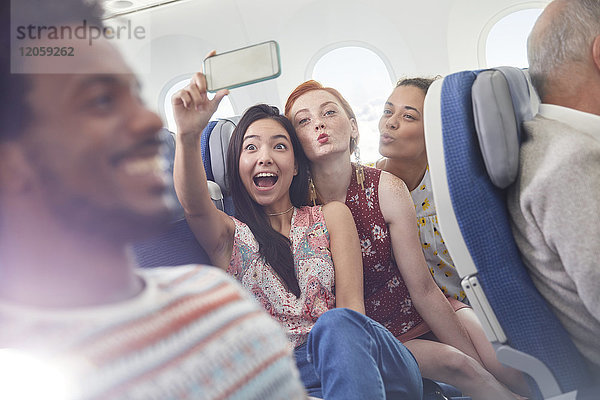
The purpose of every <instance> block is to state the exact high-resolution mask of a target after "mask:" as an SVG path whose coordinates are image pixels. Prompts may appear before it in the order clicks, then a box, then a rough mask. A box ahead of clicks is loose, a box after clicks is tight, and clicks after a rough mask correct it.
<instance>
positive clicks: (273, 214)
mask: <svg viewBox="0 0 600 400" xmlns="http://www.w3.org/2000/svg"><path fill="white" fill-rule="evenodd" d="M293 208H294V206H291V207H290V208H288V209H287V210H285V211H282V212H276V213H267V215H268V216H269V217H275V216H277V215H283V214H287V213H289V212H290V211H292V209H293Z"/></svg>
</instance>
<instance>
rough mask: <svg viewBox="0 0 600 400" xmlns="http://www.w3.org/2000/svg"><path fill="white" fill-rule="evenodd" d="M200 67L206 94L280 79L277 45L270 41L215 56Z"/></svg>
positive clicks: (207, 59)
mask: <svg viewBox="0 0 600 400" xmlns="http://www.w3.org/2000/svg"><path fill="white" fill-rule="evenodd" d="M203 67H204V68H203V69H204V75H206V84H207V89H208V91H209V92H216V91H217V90H220V89H232V88H236V87H240V86H245V85H250V84H252V83H256V82H262V81H266V80H268V79H273V78H277V77H278V76H279V75H281V62H280V58H279V44H277V42H276V41H274V40H270V41H268V42H263V43H258V44H254V45H252V46H248V47H243V48H241V49H237V50H232V51H228V52H226V53H221V54H217V55H214V56H212V57H208V58H206V59H204V62H203Z"/></svg>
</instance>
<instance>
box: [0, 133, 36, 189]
mask: <svg viewBox="0 0 600 400" xmlns="http://www.w3.org/2000/svg"><path fill="white" fill-rule="evenodd" d="M31 173H32V170H31V165H29V163H28V162H27V157H26V156H25V153H24V151H23V148H22V147H21V146H20V145H19V144H18V143H16V142H0V193H18V192H23V191H25V190H26V189H27V188H28V187H29V185H30V183H31V178H32V175H31Z"/></svg>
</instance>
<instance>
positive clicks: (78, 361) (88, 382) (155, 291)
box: [0, 266, 305, 400]
mask: <svg viewBox="0 0 600 400" xmlns="http://www.w3.org/2000/svg"><path fill="white" fill-rule="evenodd" d="M139 276H140V278H141V279H143V280H144V282H145V289H144V291H143V292H142V293H141V294H140V295H138V296H136V297H135V298H133V299H131V300H128V301H126V302H121V303H116V304H111V305H107V306H101V307H92V308H82V309H71V310H60V311H57V310H52V309H34V308H28V307H22V306H18V305H14V304H6V303H0V327H1V328H0V349H6V348H9V349H16V350H18V351H19V352H21V353H22V354H27V355H30V356H34V357H35V358H36V359H38V360H44V361H45V362H47V364H46V365H48V366H52V367H51V368H52V369H53V370H54V371H59V372H62V373H63V374H64V376H66V378H67V381H68V383H69V386H70V391H71V393H72V394H73V396H69V398H73V399H78V400H79V399H90V400H91V399H103V400H104V399H127V400H133V399H157V400H159V399H160V400H168V399H298V398H305V394H304V393H305V392H304V389H303V387H302V384H301V382H300V380H299V377H298V372H297V370H296V368H295V364H294V360H293V358H292V356H291V349H290V347H289V345H288V343H287V340H286V337H285V335H284V333H283V331H282V330H281V328H280V327H279V325H278V324H277V323H276V322H275V321H274V320H272V319H271V318H270V317H269V316H268V315H267V314H266V313H265V312H264V311H263V310H262V309H261V308H260V306H259V305H258V304H257V303H256V302H254V301H253V300H251V298H250V296H249V295H248V294H247V293H246V292H245V291H244V290H243V289H241V287H240V286H239V285H238V284H237V283H236V282H234V281H233V280H232V279H231V278H229V277H228V276H227V275H226V274H225V273H223V272H222V271H220V270H217V269H215V268H212V267H197V266H185V267H170V268H156V269H149V270H140V271H139ZM0 363H2V352H0ZM25 373H28V372H27V369H26V370H25ZM5 378H6V376H5ZM30 382H31V384H32V385H35V384H37V382H36V379H35V377H33V376H31V380H30ZM1 391H2V389H0V395H2V393H1ZM44 397H45V398H53V397H52V396H51V393H48V396H44Z"/></svg>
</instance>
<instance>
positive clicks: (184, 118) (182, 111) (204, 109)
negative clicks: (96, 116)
mask: <svg viewBox="0 0 600 400" xmlns="http://www.w3.org/2000/svg"><path fill="white" fill-rule="evenodd" d="M214 54H215V52H214V51H212V52H210V53H209V56H211V55H214ZM227 94H229V91H228V90H226V89H223V90H219V91H218V92H217V93H216V94H215V97H213V99H212V100H210V99H209V98H208V96H207V93H206V78H205V76H204V74H203V73H201V72H196V73H195V74H194V76H193V77H192V80H191V81H190V83H189V85H187V86H186V87H185V88H183V89H181V90H180V91H179V92H177V93H175V94H174V95H173V97H172V98H171V105H172V106H173V114H174V116H175V124H176V125H177V134H178V135H190V134H197V135H199V134H200V133H202V130H203V129H204V128H205V127H206V125H207V124H208V121H210V118H211V117H212V115H213V114H214V113H215V111H216V110H217V107H219V103H220V102H221V100H222V99H223V97H225V96H226V95H227Z"/></svg>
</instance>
